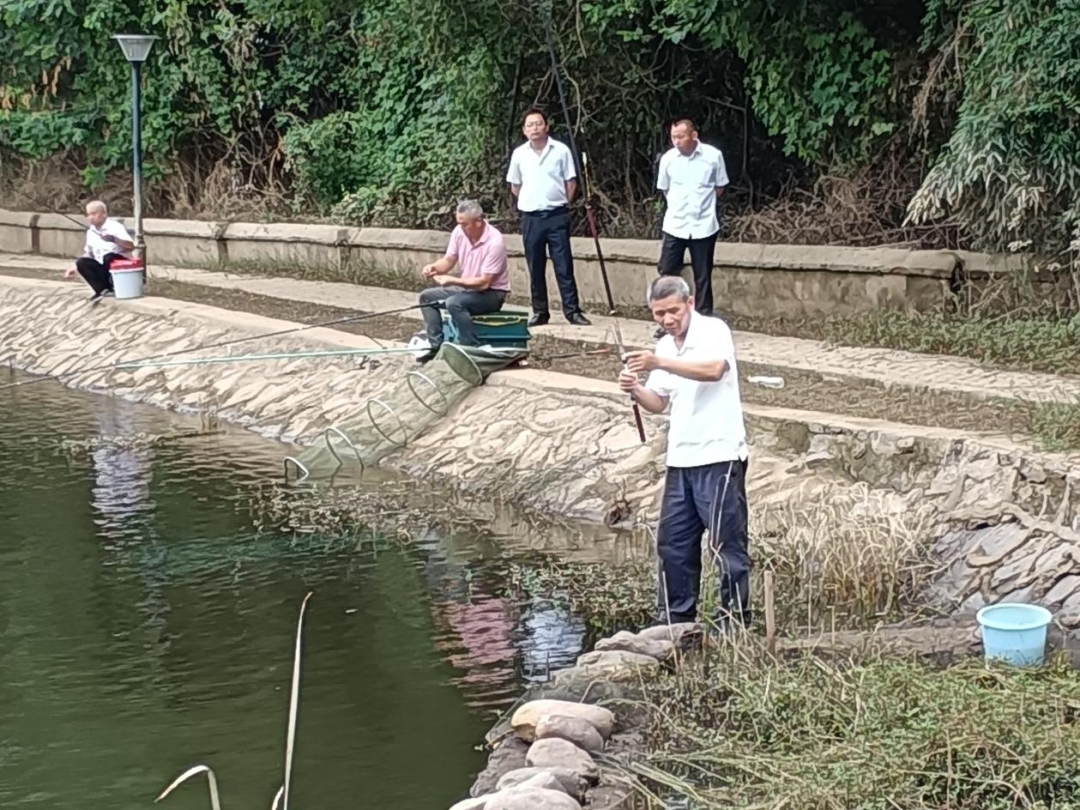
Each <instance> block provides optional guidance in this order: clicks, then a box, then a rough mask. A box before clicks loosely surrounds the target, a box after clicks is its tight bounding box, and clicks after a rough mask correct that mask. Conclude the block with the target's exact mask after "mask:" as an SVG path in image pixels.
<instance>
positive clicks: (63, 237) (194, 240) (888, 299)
mask: <svg viewBox="0 0 1080 810" xmlns="http://www.w3.org/2000/svg"><path fill="white" fill-rule="evenodd" d="M72 216H73V219H69V218H67V217H64V216H61V215H59V214H35V213H25V212H13V211H3V210H0V251H6V252H15V253H27V252H40V253H42V254H44V255H47V256H62V257H68V256H74V255H78V254H79V253H80V252H81V250H82V244H83V234H82V228H81V226H80V225H79V222H80V221H81V217H80V216H79V215H78V214H73V215H72ZM144 227H145V231H146V233H145V239H146V244H147V257H148V261H149V262H150V264H151V265H153V264H154V263H156V264H173V265H189V266H190V265H193V264H213V263H217V262H225V261H244V262H252V263H260V262H262V263H287V264H302V265H305V266H308V267H318V266H326V267H336V268H340V267H345V266H353V267H355V268H356V270H357V276H356V277H357V280H358V281H360V282H361V283H372V284H378V283H379V282H380V281H383V280H384V279H385V278H386V277H387V275H388V274H389V275H390V276H391V277H392V276H393V275H394V274H396V273H401V272H408V273H410V274H411V273H414V272H415V270H416V269H417V268H418V267H420V266H421V265H423V264H425V263H427V262H429V261H432V260H433V259H435V258H438V257H439V256H441V255H442V253H443V250H444V249H445V247H446V241H447V234H446V233H443V232H440V231H415V230H404V229H386V228H347V227H341V226H336V225H304V224H296V223H272V224H265V223H264V224H259V223H244V222H236V223H231V224H230V223H225V222H202V221H189V220H169V219H147V220H145V221H144ZM507 245H508V247H509V251H510V256H511V272H512V277H513V284H514V287H515V289H516V290H518V291H519V293H522V292H524V291H526V290H528V288H529V283H528V273H527V270H526V266H525V259H524V253H523V251H522V245H521V237H520V236H518V235H516V234H508V235H507ZM573 250H574V256H575V262H576V275H577V279H578V286H579V289H580V293H581V296H582V298H583V299H584V301H585V302H587V304H588V305H589V307H591V308H592V309H594V310H599V309H601V308H604V307H605V305H604V304H603V302H604V301H605V295H604V287H603V282H602V279H601V275H600V271H599V263H598V261H597V254H596V248H595V246H594V244H593V241H592V240H591V239H583V238H575V239H574V240H573ZM603 250H604V256H605V259H606V266H607V269H608V273H609V275H610V278H611V285H612V293H613V295H614V298H615V301H616V303H617V304H618V305H619V306H624V307H625V306H641V305H642V303H643V300H644V295H645V290H646V287H647V285H648V284H649V282H650V281H651V280H652V279H653V278H654V277H655V275H656V262H657V259H658V258H659V243H658V241H656V240H635V239H605V240H603ZM716 255H717V267H716V270H715V273H714V276H713V286H714V288H715V292H716V296H717V300H718V301H722V302H724V304H723V306H724V310H725V312H727V313H729V314H731V315H747V316H754V317H758V318H769V317H780V316H782V317H789V318H800V317H806V316H818V315H841V316H843V315H853V314H857V313H861V312H867V311H870V310H874V309H879V308H893V309H912V310H926V309H929V308H932V307H935V306H937V305H938V304H940V303H941V301H942V300H943V298H944V297H945V296H946V294H947V293H948V291H949V285H950V282H951V280H952V279H953V278H954V276H955V274H956V273H957V271H958V268H959V261H958V259H957V255H956V254H954V253H950V252H945V251H914V250H903V249H892V248H848V247H815V246H791V245H757V244H740V243H729V242H722V243H720V244H719V245H718V247H717V254H716ZM365 273H368V274H369V276H370V277H368V278H365ZM553 289H554V288H553Z"/></svg>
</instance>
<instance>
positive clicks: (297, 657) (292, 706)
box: [154, 593, 312, 810]
mask: <svg viewBox="0 0 1080 810" xmlns="http://www.w3.org/2000/svg"><path fill="white" fill-rule="evenodd" d="M311 597H312V594H311V593H308V594H307V596H305V597H304V601H303V602H302V603H301V604H300V618H299V619H298V620H297V623H296V651H295V653H294V655H293V672H292V690H291V693H290V695H289V721H288V725H287V727H286V733H285V774H284V782H283V784H282V785H281V787H280V788H279V789H278V791H277V793H276V794H275V795H274V799H273V801H272V802H271V803H270V807H271V810H277V808H278V806H279V804H280V805H282V806H283V810H289V787H290V783H291V781H292V762H293V751H294V749H295V746H296V725H297V717H298V713H299V711H300V672H301V661H302V655H301V653H302V651H303V644H302V642H303V636H304V613H305V612H306V611H307V604H308V601H309V600H310V599H311ZM203 773H205V774H206V779H207V782H208V783H209V786H210V810H221V797H220V794H219V793H218V786H217V777H216V776H215V775H214V771H213V769H211V768H210V767H209V766H208V765H196V766H195V767H193V768H189V769H188V770H186V771H184V772H183V773H182V774H180V775H179V776H178V777H176V779H174V780H173V782H172V784H170V785H169V786H168V787H167V788H165V790H163V791H162V792H161V795H160V796H158V797H157V798H156V799H154V802H155V803H157V802H160V801H161V800H162V799H164V798H165V797H166V796H168V795H169V794H170V793H172V792H173V791H174V790H175V789H176V788H178V787H179V786H180V785H182V784H183V783H184V782H186V781H187V780H189V779H191V778H192V777H195V776H198V775H199V774H203Z"/></svg>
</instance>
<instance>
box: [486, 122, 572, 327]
mask: <svg viewBox="0 0 1080 810" xmlns="http://www.w3.org/2000/svg"><path fill="white" fill-rule="evenodd" d="M522 132H524V133H525V138H526V141H525V143H523V144H522V145H521V146H519V147H518V148H517V149H515V150H514V154H513V155H512V156H511V158H510V170H509V171H508V172H507V174H506V182H507V183H509V184H510V191H511V192H512V193H513V195H514V196H515V197H517V205H518V211H520V212H521V241H522V242H523V243H524V247H525V262H526V264H528V266H529V279H530V281H531V287H532V311H533V314H532V318H530V319H529V326H543V325H544V324H546V323H547V322H548V321H550V320H551V311H550V309H549V308H548V292H547V254H548V253H550V254H551V264H552V266H553V267H554V268H555V280H556V281H557V282H558V283H559V297H560V298H562V309H563V315H565V316H566V320H568V321H569V322H570V323H572V324H575V325H577V326H588V325H589V319H588V318H586V317H585V315H584V313H583V312H582V311H581V304H580V303H579V301H578V290H577V282H576V281H575V280H574V255H573V253H571V251H570V201H571V200H572V199H574V193H575V192H576V191H577V170H576V169H575V168H574V158H573V155H571V154H570V149H569V148H568V147H567V146H566V144H564V143H562V142H560V141H557V140H555V139H554V138H552V137H549V136H548V123H547V116H545V115H544V113H543V112H541V111H540V110H529V111H528V112H526V113H525V121H524V123H523V125H522Z"/></svg>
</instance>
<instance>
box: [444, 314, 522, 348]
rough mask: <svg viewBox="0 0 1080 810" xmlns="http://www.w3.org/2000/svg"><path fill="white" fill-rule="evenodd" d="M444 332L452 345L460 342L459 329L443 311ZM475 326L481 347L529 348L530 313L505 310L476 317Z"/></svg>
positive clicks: (474, 319)
mask: <svg viewBox="0 0 1080 810" xmlns="http://www.w3.org/2000/svg"><path fill="white" fill-rule="evenodd" d="M442 316H443V330H444V333H445V335H446V339H447V340H448V341H449V342H451V343H456V342H457V340H458V331H457V327H456V326H454V322H453V321H452V320H450V315H449V314H447V312H446V310H443V313H442ZM473 324H475V326H476V339H477V340H478V341H479V342H480V345H481V346H486V345H490V346H494V347H495V348H515V349H527V348H529V339H530V338H531V337H532V335H530V334H529V313H528V312H527V311H526V312H521V311H519V310H514V309H503V310H499V311H498V312H493V313H491V314H490V315H474V316H473Z"/></svg>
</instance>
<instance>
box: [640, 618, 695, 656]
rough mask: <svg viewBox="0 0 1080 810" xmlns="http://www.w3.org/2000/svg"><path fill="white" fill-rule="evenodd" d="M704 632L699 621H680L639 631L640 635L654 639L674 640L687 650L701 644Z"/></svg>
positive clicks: (679, 646) (678, 645)
mask: <svg viewBox="0 0 1080 810" xmlns="http://www.w3.org/2000/svg"><path fill="white" fill-rule="evenodd" d="M704 632H705V631H704V628H703V627H702V626H701V625H700V624H698V623H697V622H679V623H677V624H665V625H658V626H656V627H646V628H645V629H644V630H642V631H641V632H640V633H638V636H639V637H641V638H647V639H652V640H659V641H672V642H674V643H675V646H676V647H678V648H679V649H680V650H682V651H683V652H687V651H689V650H692V649H697V648H698V647H700V646H701V639H702V637H703V636H704Z"/></svg>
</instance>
